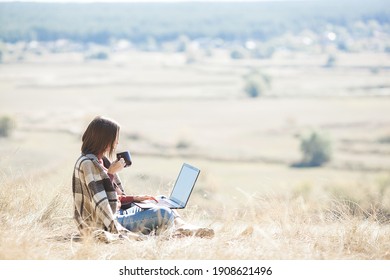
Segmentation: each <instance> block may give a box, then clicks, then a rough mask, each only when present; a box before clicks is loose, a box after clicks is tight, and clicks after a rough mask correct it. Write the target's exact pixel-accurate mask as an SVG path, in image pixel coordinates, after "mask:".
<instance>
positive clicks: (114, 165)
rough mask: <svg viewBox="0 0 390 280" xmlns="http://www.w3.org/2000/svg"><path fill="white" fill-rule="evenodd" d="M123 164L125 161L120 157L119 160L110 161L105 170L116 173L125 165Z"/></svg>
mask: <svg viewBox="0 0 390 280" xmlns="http://www.w3.org/2000/svg"><path fill="white" fill-rule="evenodd" d="M125 165H126V163H125V160H124V159H123V158H121V159H120V160H115V161H113V162H112V163H111V165H110V167H109V168H108V170H107V172H108V173H109V174H115V173H118V172H120V171H122V169H123V168H124V167H125Z"/></svg>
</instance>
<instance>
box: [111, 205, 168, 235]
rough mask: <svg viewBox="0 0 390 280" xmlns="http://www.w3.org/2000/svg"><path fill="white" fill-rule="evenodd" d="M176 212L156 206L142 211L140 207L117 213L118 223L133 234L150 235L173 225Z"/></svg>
mask: <svg viewBox="0 0 390 280" xmlns="http://www.w3.org/2000/svg"><path fill="white" fill-rule="evenodd" d="M174 218H175V214H174V212H173V211H172V210H171V209H169V208H167V207H160V206H156V207H153V208H150V209H142V208H140V207H138V206H133V207H130V208H128V209H126V210H122V209H120V210H119V211H118V212H117V220H118V222H119V223H120V224H121V225H122V226H123V227H125V228H126V229H128V230H130V231H132V232H141V233H143V234H149V233H151V232H152V231H154V230H155V231H156V232H157V233H158V232H160V231H161V230H165V229H167V228H168V227H170V226H171V225H172V224H173V220H174Z"/></svg>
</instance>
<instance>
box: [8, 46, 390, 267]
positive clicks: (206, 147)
mask: <svg viewBox="0 0 390 280" xmlns="http://www.w3.org/2000/svg"><path fill="white" fill-rule="evenodd" d="M327 59H328V56H327V55H322V54H318V53H317V54H304V53H284V52H278V53H276V54H275V55H274V56H273V57H272V58H270V59H264V60H255V59H241V60H233V59H231V58H230V57H229V55H228V54H227V53H226V52H224V51H223V50H218V49H216V50H214V51H213V52H212V53H211V54H208V55H204V56H200V57H198V58H197V60H196V61H195V62H194V63H188V62H187V58H186V56H185V54H183V53H157V52H156V53H153V52H147V53H146V52H138V51H128V52H122V53H120V52H119V53H113V54H112V55H111V56H110V58H109V59H107V60H102V61H97V60H88V61H85V60H84V57H83V55H82V54H81V53H57V54H46V53H45V54H41V55H39V56H37V55H34V54H29V55H27V56H26V57H25V58H24V60H23V62H15V61H11V60H10V61H7V60H6V59H5V61H4V63H3V64H0V116H10V117H11V118H12V120H13V121H14V123H15V129H14V130H13V133H12V135H11V136H10V137H8V138H0V153H1V157H0V192H1V195H0V209H1V212H0V221H1V223H2V230H1V232H0V259H276V260H278V259H390V224H389V221H390V173H389V170H390V157H389V155H390V144H389V138H390V114H389V112H390V99H389V89H390V78H389V77H390V76H389V69H390V68H389V67H390V57H389V55H388V54H384V53H349V54H347V53H339V54H337V65H336V66H334V67H324V66H325V65H326V61H327ZM253 69H257V70H261V71H262V72H264V73H266V74H267V75H269V76H270V77H271V87H270V89H269V90H268V91H267V92H265V93H264V94H263V95H262V96H260V97H258V98H250V97H248V96H247V95H246V94H245V92H244V90H243V89H244V84H245V79H244V76H245V75H247V74H248V73H249V72H250V71H251V70H253ZM96 115H105V116H109V117H111V118H113V119H115V120H117V121H118V122H119V123H120V124H121V138H120V145H119V148H118V150H127V149H128V150H130V151H131V153H132V156H133V163H134V164H133V166H131V167H130V168H129V169H126V170H124V171H122V173H121V174H120V176H121V178H122V180H123V181H124V185H125V189H126V191H127V192H128V193H131V194H140V193H145V194H168V192H169V190H170V188H171V186H172V184H173V180H174V179H175V177H176V175H177V173H178V171H179V168H180V166H181V163H182V162H189V163H191V164H193V165H195V166H198V167H199V168H200V169H201V170H202V171H201V176H200V179H199V182H198V184H197V186H196V189H195V193H194V194H193V196H192V197H191V199H190V201H189V206H188V207H187V208H186V209H185V210H181V212H180V213H181V214H182V215H183V216H184V217H185V218H186V220H188V221H190V222H193V223H195V224H199V225H202V226H209V227H212V228H214V229H215V232H216V235H215V237H214V238H213V239H199V238H180V239H177V238H170V237H169V235H167V234H165V235H162V236H150V237H148V238H147V239H146V240H144V241H133V242H121V243H115V244H103V243H96V242H92V241H91V242H88V241H86V242H79V241H77V240H75V239H73V238H72V236H74V234H75V233H77V230H76V227H75V224H74V222H73V220H72V192H71V176H72V171H73V164H74V163H75V160H76V159H77V157H78V155H79V153H80V146H81V140H80V137H81V134H82V132H83V131H84V129H85V127H86V125H87V124H88V123H89V121H90V120H91V119H92V118H93V117H94V116H96ZM313 129H315V130H319V131H322V132H325V133H327V134H328V135H329V137H330V139H331V141H332V151H333V157H332V160H331V161H330V162H329V163H327V164H326V165H324V166H321V167H316V168H297V167H293V165H294V163H297V162H299V161H300V160H301V158H302V154H301V151H300V148H299V147H300V137H301V136H302V135H304V134H305V133H308V132H310V131H311V130H313Z"/></svg>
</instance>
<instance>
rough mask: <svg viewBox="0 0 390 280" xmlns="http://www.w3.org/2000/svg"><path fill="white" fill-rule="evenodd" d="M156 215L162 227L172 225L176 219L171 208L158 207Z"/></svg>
mask: <svg viewBox="0 0 390 280" xmlns="http://www.w3.org/2000/svg"><path fill="white" fill-rule="evenodd" d="M156 213H157V218H158V221H159V224H161V225H168V224H170V223H172V222H173V219H174V217H175V215H174V213H173V211H172V210H171V209H170V208H168V207H164V206H162V207H157V208H156Z"/></svg>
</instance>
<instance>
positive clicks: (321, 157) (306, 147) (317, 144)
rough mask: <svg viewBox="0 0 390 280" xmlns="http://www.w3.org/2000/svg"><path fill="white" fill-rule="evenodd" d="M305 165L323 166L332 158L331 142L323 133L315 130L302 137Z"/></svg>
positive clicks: (303, 163) (303, 161) (303, 162)
mask: <svg viewBox="0 0 390 280" xmlns="http://www.w3.org/2000/svg"><path fill="white" fill-rule="evenodd" d="M301 151H302V153H303V160H302V162H301V165H303V166H321V165H323V164H324V163H326V162H328V161H329V160H330V159H331V142H330V139H329V138H328V137H327V136H325V135H324V134H323V133H319V132H317V131H313V132H312V133H310V134H309V135H307V136H306V137H303V138H302V139H301Z"/></svg>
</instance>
